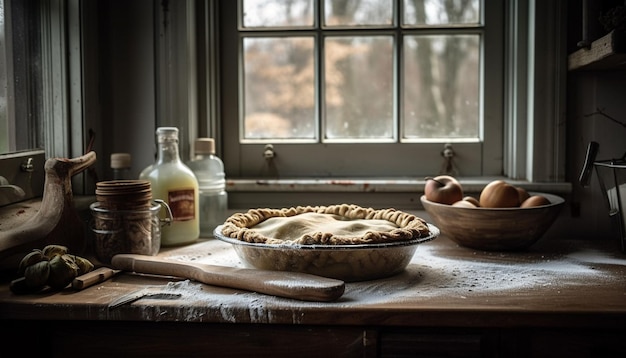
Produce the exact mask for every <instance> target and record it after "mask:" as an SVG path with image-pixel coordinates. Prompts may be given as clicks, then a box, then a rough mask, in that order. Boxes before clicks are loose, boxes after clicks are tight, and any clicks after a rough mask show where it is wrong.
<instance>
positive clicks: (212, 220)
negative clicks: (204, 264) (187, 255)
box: [187, 138, 228, 237]
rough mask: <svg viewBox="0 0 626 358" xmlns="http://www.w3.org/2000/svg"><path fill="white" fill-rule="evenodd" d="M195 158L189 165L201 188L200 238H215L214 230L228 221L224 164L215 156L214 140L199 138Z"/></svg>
mask: <svg viewBox="0 0 626 358" xmlns="http://www.w3.org/2000/svg"><path fill="white" fill-rule="evenodd" d="M194 153H195V157H194V158H193V160H192V161H190V162H188V163H187V166H189V168H190V169H191V170H192V171H193V173H194V174H195V175H196V179H198V186H199V188H200V236H202V237H213V230H215V227H217V226H218V225H220V224H223V223H224V221H225V220H226V216H227V215H226V213H227V209H228V194H227V193H226V176H225V174H224V163H223V162H222V160H221V159H220V158H219V157H217V156H216V155H215V140H214V139H213V138H198V139H196V141H195V145H194Z"/></svg>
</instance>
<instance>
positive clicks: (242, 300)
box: [167, 242, 626, 324]
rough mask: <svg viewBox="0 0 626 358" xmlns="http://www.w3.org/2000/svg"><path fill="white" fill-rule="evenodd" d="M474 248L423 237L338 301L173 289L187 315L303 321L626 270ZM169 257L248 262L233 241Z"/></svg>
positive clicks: (592, 255) (558, 285) (557, 287)
mask: <svg viewBox="0 0 626 358" xmlns="http://www.w3.org/2000/svg"><path fill="white" fill-rule="evenodd" d="M467 250H468V255H464V256H463V257H454V256H445V252H442V251H441V250H438V249H437V247H436V246H432V245H428V244H425V245H420V247H419V248H418V249H417V251H416V253H415V255H414V256H413V258H412V260H411V262H410V263H409V265H408V266H407V268H406V270H405V271H404V272H402V273H400V274H398V275H395V276H392V277H389V278H384V279H378V280H371V281H362V282H351V283H346V290H345V293H344V294H343V296H342V297H340V298H339V299H338V300H337V301H335V302H307V301H299V300H293V299H288V298H281V297H274V296H269V295H264V294H259V293H255V292H245V291H238V290H232V289H228V288H220V287H213V286H206V285H203V284H200V283H196V282H193V281H189V280H185V281H180V282H170V283H169V284H168V285H167V290H171V291H175V292H176V293H179V294H181V295H182V297H181V299H182V300H184V301H181V302H184V304H182V305H180V306H181V307H180V308H179V310H180V312H177V317H180V318H181V319H182V320H190V321H194V320H207V321H215V320H217V321H222V322H251V323H273V322H284V321H285V319H288V320H291V321H293V323H296V324H297V323H301V322H303V321H306V320H307V312H308V309H314V308H319V307H324V308H328V309H335V308H336V309H343V308H352V307H364V306H368V305H381V304H383V305H384V304H393V303H399V304H402V303H404V302H419V301H422V300H432V299H436V298H437V297H442V296H445V297H448V298H456V299H460V300H463V299H467V298H468V297H472V296H474V297H480V296H485V297H487V296H490V297H494V295H498V294H500V293H501V294H503V295H508V294H509V293H508V292H510V294H515V295H520V294H522V295H529V296H533V290H535V289H537V288H543V289H546V288H547V289H549V290H551V292H554V293H555V294H559V293H560V292H561V290H566V289H567V287H568V286H571V287H573V285H575V284H578V285H579V284H581V282H583V283H584V282H588V281H590V280H592V281H597V282H600V281H604V282H609V281H610V280H615V279H616V277H615V276H611V275H610V274H608V273H607V271H606V270H603V269H602V265H620V266H623V267H624V270H626V259H622V258H618V257H616V258H612V257H607V256H606V254H604V255H602V254H601V253H599V252H596V251H593V250H586V249H584V248H580V249H576V250H573V251H572V252H570V253H563V254H556V253H554V252H552V253H548V252H546V253H545V254H544V253H541V252H532V253H520V254H517V253H500V252H479V251H478V252H472V251H471V249H467ZM167 259H169V260H175V261H187V262H189V261H191V262H196V263H205V264H212V265H223V266H231V267H245V266H244V265H243V264H242V262H241V261H240V260H239V258H238V256H237V255H236V253H235V252H234V250H233V249H232V247H230V246H228V245H223V244H222V243H220V242H211V243H210V245H205V246H202V251H198V250H194V249H189V250H180V251H178V250H177V255H172V256H168V257H167ZM278 307H280V308H278ZM209 308H210V309H209ZM216 308H218V309H216Z"/></svg>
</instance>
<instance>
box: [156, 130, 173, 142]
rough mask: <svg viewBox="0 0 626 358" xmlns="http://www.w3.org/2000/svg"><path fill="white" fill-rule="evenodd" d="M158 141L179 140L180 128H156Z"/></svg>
mask: <svg viewBox="0 0 626 358" xmlns="http://www.w3.org/2000/svg"><path fill="white" fill-rule="evenodd" d="M156 135H157V141H158V142H161V141H163V140H170V141H171V140H178V128H176V127H159V128H157V130H156Z"/></svg>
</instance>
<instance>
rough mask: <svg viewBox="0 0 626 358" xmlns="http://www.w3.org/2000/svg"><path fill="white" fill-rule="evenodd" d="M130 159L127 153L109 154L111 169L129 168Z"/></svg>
mask: <svg viewBox="0 0 626 358" xmlns="http://www.w3.org/2000/svg"><path fill="white" fill-rule="evenodd" d="M130 163H131V158H130V154H128V153H112V154H111V168H112V169H122V168H130Z"/></svg>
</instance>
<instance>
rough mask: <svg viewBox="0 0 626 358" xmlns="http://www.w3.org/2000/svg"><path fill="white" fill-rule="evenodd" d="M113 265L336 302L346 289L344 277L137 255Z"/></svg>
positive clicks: (116, 260) (126, 256) (125, 256)
mask: <svg viewBox="0 0 626 358" xmlns="http://www.w3.org/2000/svg"><path fill="white" fill-rule="evenodd" d="M111 264H112V266H113V267H114V268H116V269H119V270H124V271H130V272H137V273H146V274H154V275H166V276H176V277H182V278H187V279H190V280H194V281H198V282H202V283H205V284H208V285H214V286H221V287H229V288H236V289H241V290H247V291H253V292H258V293H264V294H268V295H273V296H280V297H287V298H294V299H298V300H303V301H321V302H328V301H334V300H337V299H338V298H339V297H341V296H342V295H343V293H344V291H345V283H344V282H343V281H341V280H336V279H332V278H326V277H321V276H316V275H311V274H307V273H300V272H286V271H270V270H257V269H247V268H237V267H227V266H218V265H209V264H200V263H194V262H181V261H173V260H166V259H163V258H158V257H154V256H146V255H133V254H120V255H115V256H114V257H113V259H112V260H111Z"/></svg>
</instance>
